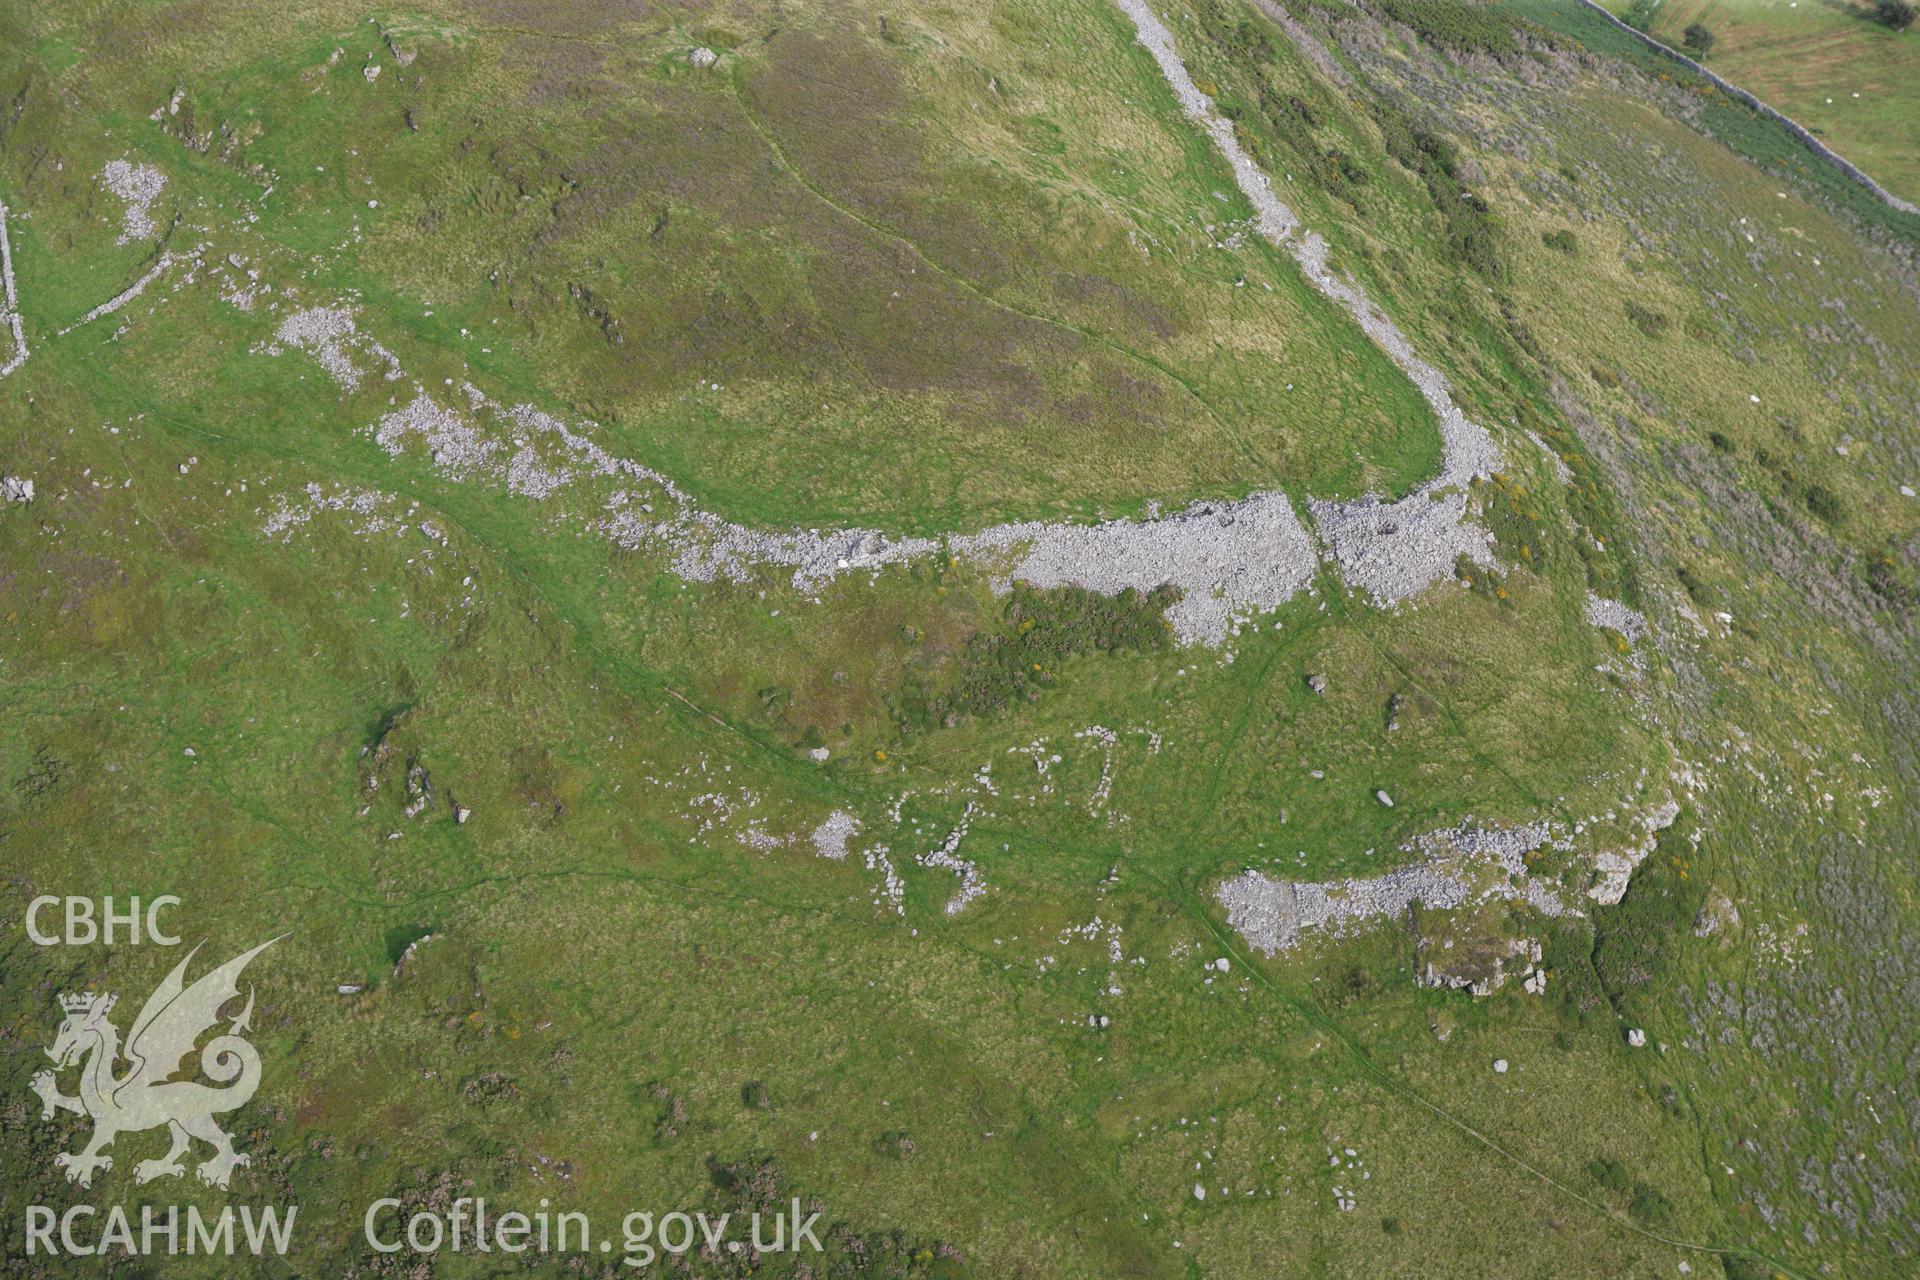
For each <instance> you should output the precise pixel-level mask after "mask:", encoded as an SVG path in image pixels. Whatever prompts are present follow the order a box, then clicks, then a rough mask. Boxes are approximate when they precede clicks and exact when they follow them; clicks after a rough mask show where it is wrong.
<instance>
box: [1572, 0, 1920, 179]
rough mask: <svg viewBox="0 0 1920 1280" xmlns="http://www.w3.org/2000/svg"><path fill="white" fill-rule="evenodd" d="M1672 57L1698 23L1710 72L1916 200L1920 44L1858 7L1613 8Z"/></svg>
mask: <svg viewBox="0 0 1920 1280" xmlns="http://www.w3.org/2000/svg"><path fill="white" fill-rule="evenodd" d="M1608 7H1609V8H1610V9H1612V10H1613V12H1615V13H1616V14H1618V15H1619V16H1621V17H1622V18H1626V19H1628V20H1630V21H1634V22H1636V23H1645V24H1646V26H1645V29H1646V30H1647V31H1648V32H1649V33H1650V34H1651V35H1653V36H1655V37H1656V38H1658V39H1660V40H1664V41H1665V42H1666V43H1668V44H1670V45H1672V46H1673V47H1674V48H1676V49H1681V48H1684V47H1685V37H1686V32H1687V29H1688V28H1689V27H1692V26H1694V25H1696V24H1698V25H1701V26H1704V27H1706V28H1707V30H1709V31H1711V32H1712V33H1713V46H1712V51H1711V52H1710V53H1709V55H1708V57H1707V62H1708V65H1710V66H1711V67H1712V68H1713V69H1714V70H1715V71H1717V72H1719V73H1720V74H1721V75H1723V76H1726V77H1727V78H1728V79H1729V80H1732V81H1733V82H1734V83H1735V84H1737V85H1739V86H1740V87H1741V88H1743V89H1746V90H1748V91H1749V92H1752V93H1754V94H1757V95H1758V96H1759V97H1760V98H1761V99H1762V100H1763V101H1765V102H1769V103H1771V104H1773V105H1774V106H1775V107H1778V108H1779V109H1780V110H1781V111H1783V112H1785V113H1786V114H1787V115H1789V116H1792V117H1793V118H1794V119H1795V120H1798V121H1799V122H1800V123H1801V124H1803V125H1806V126H1807V127H1808V128H1809V129H1811V130H1813V132H1814V133H1816V134H1818V135H1819V136H1820V137H1821V138H1823V139H1824V140H1825V141H1826V142H1827V143H1828V145H1830V146H1832V147H1833V149H1834V150H1836V151H1838V152H1839V153H1840V154H1841V155H1843V156H1845V157H1847V158H1848V159H1849V160H1851V161H1853V162H1854V163H1855V164H1857V165H1859V166H1860V167H1861V168H1863V169H1865V170H1866V171H1867V172H1868V173H1870V174H1872V175H1874V177H1875V179H1876V180H1877V181H1879V182H1880V183H1881V184H1882V185H1884V186H1885V187H1886V188H1887V189H1888V190H1889V191H1892V192H1893V193H1894V194H1895V195H1899V196H1904V197H1906V198H1907V199H1909V200H1915V199H1920V142H1916V141H1915V139H1914V136H1913V128H1912V122H1913V117H1914V112H1915V111H1916V110H1917V109H1920V105H1917V104H1916V103H1915V102H1914V97H1913V95H1914V85H1915V83H1916V82H1920V37H1916V36H1915V34H1914V33H1913V31H1911V30H1908V31H1894V30H1892V29H1890V28H1889V27H1887V26H1886V25H1885V24H1883V23H1881V22H1879V21H1877V20H1876V19H1875V17H1874V9H1873V6H1872V5H1871V4H1863V3H1859V2H1858V0H1834V2H1833V3H1820V2H1819V0H1804V3H1802V2H1800V0H1662V2H1661V3H1657V4H1653V5H1646V6H1634V5H1630V4H1612V5H1609V6H1608Z"/></svg>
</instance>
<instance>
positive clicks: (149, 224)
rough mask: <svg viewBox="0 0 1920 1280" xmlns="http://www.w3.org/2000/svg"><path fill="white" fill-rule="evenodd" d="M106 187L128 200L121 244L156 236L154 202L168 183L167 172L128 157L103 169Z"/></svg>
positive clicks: (121, 229) (113, 161)
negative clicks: (138, 162) (154, 232)
mask: <svg viewBox="0 0 1920 1280" xmlns="http://www.w3.org/2000/svg"><path fill="white" fill-rule="evenodd" d="M100 180H101V181H102V182H104V183H105V184H106V187H107V190H109V191H111V192H113V194H114V195H116V196H118V197H120V199H122V200H124V201H126V204H127V211H126V214H125V216H124V217H123V218H122V219H121V223H120V239H119V240H118V241H116V243H118V244H125V243H127V242H128V241H129V240H148V239H151V238H152V237H153V231H154V226H153V202H154V201H155V200H158V199H159V198H160V192H161V191H162V190H163V189H164V188H165V187H166V185H167V175H166V174H164V173H162V172H160V171H159V170H158V169H156V168H154V167H153V166H152V165H150V164H142V165H135V164H130V163H129V162H127V161H125V160H109V161H107V165H106V167H105V168H104V169H102V170H101V171H100Z"/></svg>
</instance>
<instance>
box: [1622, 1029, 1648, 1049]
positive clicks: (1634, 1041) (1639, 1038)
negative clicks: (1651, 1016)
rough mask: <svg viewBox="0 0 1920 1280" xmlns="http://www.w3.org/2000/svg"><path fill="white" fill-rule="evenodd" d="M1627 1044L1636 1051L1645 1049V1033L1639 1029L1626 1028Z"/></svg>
mask: <svg viewBox="0 0 1920 1280" xmlns="http://www.w3.org/2000/svg"><path fill="white" fill-rule="evenodd" d="M1627 1043H1628V1044H1630V1045H1632V1046H1633V1047H1634V1048H1636V1049H1644V1048H1646V1047H1647V1033H1646V1032H1645V1031H1643V1030H1641V1029H1640V1028H1639V1027H1629V1028H1627Z"/></svg>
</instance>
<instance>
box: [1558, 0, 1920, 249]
mask: <svg viewBox="0 0 1920 1280" xmlns="http://www.w3.org/2000/svg"><path fill="white" fill-rule="evenodd" d="M1580 3H1581V4H1583V5H1585V6H1586V7H1587V8H1589V9H1591V10H1593V11H1594V12H1595V13H1597V14H1599V15H1600V16H1601V17H1602V18H1605V19H1606V20H1607V21H1608V22H1610V23H1612V24H1613V25H1614V26H1616V27H1618V28H1620V30H1622V31H1624V32H1626V33H1627V34H1628V35H1630V36H1632V37H1633V38H1634V39H1635V40H1637V41H1639V42H1640V43H1641V44H1643V45H1645V46H1646V47H1647V48H1649V49H1651V50H1652V51H1653V52H1655V53H1657V54H1659V55H1660V56H1661V57H1663V58H1671V59H1673V61H1675V62H1677V63H1679V64H1680V65H1682V66H1684V67H1687V68H1690V69H1691V70H1692V71H1694V72H1695V73H1696V74H1698V75H1701V76H1704V77H1706V79H1708V80H1709V81H1711V82H1712V83H1713V86H1714V87H1715V88H1716V89H1718V90H1720V92H1722V93H1724V94H1726V95H1727V96H1728V97H1729V98H1732V99H1733V100H1734V101H1736V102H1738V103H1740V104H1741V105H1743V106H1746V107H1749V108H1751V109H1752V110H1754V111H1757V112H1759V113H1760V114H1761V115H1763V116H1765V117H1766V118H1767V119H1769V120H1771V121H1773V122H1774V123H1775V124H1778V125H1779V126H1780V127H1781V128H1783V129H1785V130H1786V131H1787V132H1788V133H1790V134H1792V135H1793V136H1794V138H1795V140H1797V141H1798V142H1799V143H1800V144H1801V145H1802V146H1804V147H1806V149H1807V150H1809V151H1811V152H1813V154H1814V155H1816V156H1818V157H1820V158H1821V159H1822V160H1824V161H1826V162H1827V163H1828V164H1830V165H1832V166H1833V167H1834V168H1836V169H1838V170H1839V171H1840V172H1841V173H1844V174H1846V175H1847V177H1849V178H1851V179H1853V180H1854V181H1855V182H1857V183H1859V184H1860V185H1861V186H1862V187H1865V188H1866V189H1867V190H1868V191H1870V192H1872V193H1873V195H1874V196H1875V197H1876V198H1878V199H1880V200H1883V201H1885V202H1886V203H1887V205H1888V206H1890V207H1891V208H1895V209H1898V210H1899V211H1900V212H1902V213H1913V214H1920V205H1915V204H1914V203H1913V202H1912V201H1910V200H1902V199H1901V198H1900V197H1899V196H1896V195H1894V194H1893V193H1892V192H1891V191H1888V190H1887V189H1886V188H1884V187H1882V186H1881V185H1880V184H1879V183H1877V182H1875V181H1874V180H1873V179H1872V178H1869V177H1868V176H1867V175H1866V174H1864V173H1862V172H1861V171H1860V170H1859V169H1857V168H1855V167H1854V166H1853V165H1852V164H1851V163H1849V162H1848V161H1847V159H1846V158H1845V157H1844V156H1841V155H1840V154H1838V153H1837V152H1835V151H1834V150H1833V148H1832V147H1829V146H1828V145H1827V144H1826V143H1824V142H1822V141H1820V139H1818V138H1816V137H1814V136H1813V133H1812V131H1811V130H1809V129H1807V128H1806V126H1804V125H1802V124H1801V123H1800V122H1799V121H1798V120H1795V119H1793V118H1792V117H1791V116H1788V115H1784V114H1782V113H1781V112H1779V111H1777V110H1775V109H1774V108H1773V107H1770V106H1768V105H1767V104H1766V103H1764V102H1762V101H1760V99H1758V98H1756V97H1754V96H1753V95H1752V94H1750V93H1748V92H1747V91H1746V90H1745V89H1742V88H1741V87H1740V86H1739V85H1737V84H1734V83H1733V82H1732V81H1731V80H1728V79H1726V78H1724V77H1722V76H1720V75H1718V74H1716V73H1715V72H1712V71H1709V70H1707V68H1705V67H1704V66H1701V65H1700V64H1699V63H1698V62H1695V61H1694V60H1693V59H1692V58H1689V57H1688V56H1687V55H1686V54H1684V53H1681V52H1680V51H1679V50H1678V49H1675V48H1673V47H1671V46H1670V45H1665V44H1662V43H1660V41H1658V40H1655V39H1654V38H1653V37H1652V36H1650V35H1648V34H1647V33H1646V32H1644V31H1641V30H1638V29H1636V28H1634V27H1630V26H1628V25H1627V24H1626V23H1624V22H1622V21H1620V19H1618V18H1616V17H1614V16H1613V15H1612V14H1611V13H1608V12H1607V11H1606V10H1605V9H1603V8H1601V7H1600V6H1599V5H1597V4H1595V3H1594V0H1580Z"/></svg>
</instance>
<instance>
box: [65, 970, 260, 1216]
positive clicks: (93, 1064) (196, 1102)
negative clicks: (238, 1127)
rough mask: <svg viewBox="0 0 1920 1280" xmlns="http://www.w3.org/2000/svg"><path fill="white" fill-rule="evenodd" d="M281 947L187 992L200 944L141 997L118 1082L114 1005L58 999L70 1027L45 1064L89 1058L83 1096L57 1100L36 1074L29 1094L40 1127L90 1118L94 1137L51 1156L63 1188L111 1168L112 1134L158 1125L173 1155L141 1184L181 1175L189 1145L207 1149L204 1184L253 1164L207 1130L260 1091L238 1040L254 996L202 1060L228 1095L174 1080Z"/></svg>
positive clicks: (248, 1052) (107, 1000)
mask: <svg viewBox="0 0 1920 1280" xmlns="http://www.w3.org/2000/svg"><path fill="white" fill-rule="evenodd" d="M285 936H286V935H285V934H282V935H281V937H285ZM278 941H280V938H273V939H271V940H269V941H266V942H263V943H261V944H260V945H259V946H257V947H255V948H254V949H253V950H251V951H249V952H246V953H245V954H243V955H238V956H235V957H234V958H233V959H231V960H229V961H227V962H226V963H225V964H223V965H221V966H220V967H219V968H218V969H215V970H213V971H212V972H211V973H208V974H205V975H203V976H202V977H201V978H200V979H199V980H198V981H196V982H195V983H194V984H193V985H192V986H187V985H186V984H185V982H184V981H183V975H185V973H186V971H187V964H188V963H189V962H190V961H191V960H192V959H193V957H194V954H195V953H196V952H198V951H199V950H200V948H199V947H198V946H197V945H196V946H195V947H194V949H193V950H192V951H189V952H188V953H187V958H186V959H185V960H182V961H181V962H180V963H179V964H178V965H176V966H175V967H174V970H173V972H172V973H170V974H168V975H167V976H166V979H165V980H164V981H162V982H161V983H160V985H159V986H158V987H157V988H155V989H154V993H153V994H152V995H151V996H149V997H147V1003H146V1005H145V1006H144V1007H143V1008H142V1009H141V1010H140V1016H139V1017H137V1018H135V1019H134V1020H133V1030H132V1032H131V1033H129V1034H128V1036H127V1047H126V1051H125V1055H124V1056H125V1058H126V1060H127V1063H128V1064H129V1066H128V1069H127V1072H126V1074H124V1075H116V1074H115V1070H114V1066H115V1063H116V1062H117V1061H118V1060H119V1059H120V1058H121V1057H122V1053H121V1049H120V1031H119V1028H117V1027H115V1026H114V1025H113V1023H111V1022H109V1021H108V1020H107V1014H108V1013H109V1012H111V1011H112V1009H113V1006H114V1004H115V1002H116V1001H117V999H118V997H116V996H111V995H102V994H95V993H92V992H85V993H82V994H79V995H63V996H61V997H60V1007H61V1009H63V1010H65V1012H66V1015H67V1016H66V1021H64V1022H62V1023H61V1024H60V1034H59V1035H57V1036H55V1037H54V1041H53V1047H52V1048H50V1049H48V1050H47V1056H48V1057H49V1058H52V1059H53V1065H54V1069H55V1071H60V1070H64V1069H66V1068H67V1067H69V1066H72V1065H73V1064H74V1063H76V1062H80V1061H81V1060H82V1059H86V1061H85V1064H84V1065H83V1066H82V1067H81V1069H80V1094H79V1096H78V1097H71V1098H70V1097H68V1096H67V1095H65V1094H63V1093H61V1092H60V1087H59V1085H58V1083H57V1082H56V1079H55V1073H54V1071H42V1072H40V1073H39V1074H38V1075H36V1076H34V1078H33V1081H32V1084H31V1086H30V1087H31V1088H32V1089H33V1091H34V1092H35V1093H37V1094H39V1095H40V1102H41V1104H42V1109H41V1112H40V1115H41V1118H42V1119H47V1120H50V1119H52V1118H53V1114H54V1112H55V1111H56V1110H58V1111H72V1112H74V1113H75V1114H78V1115H86V1116H91V1117H92V1118H93V1137H92V1138H91V1139H90V1140H89V1141H88V1142H87V1145H86V1146H85V1147H84V1148H83V1149H81V1150H80V1151H70V1152H62V1153H61V1154H60V1155H58V1156H55V1157H54V1164H56V1165H57V1166H59V1167H60V1168H62V1169H64V1170H66V1174H67V1181H69V1182H77V1183H79V1184H80V1185H81V1186H83V1187H85V1186H91V1185H92V1183H93V1175H94V1172H95V1171H96V1170H107V1169H111V1168H113V1157H112V1156H107V1155H102V1154H101V1152H102V1151H103V1150H104V1149H105V1148H106V1147H107V1146H108V1145H110V1144H111V1143H112V1142H113V1140H114V1138H115V1137H116V1136H117V1135H119V1134H122V1133H135V1132H138V1131H139V1130H142V1129H153V1128H158V1127H159V1126H160V1125H163V1124H164V1125H166V1126H167V1128H168V1130H169V1131H170V1132H171V1133H172V1136H173V1147H172V1149H171V1150H169V1151H168V1152H167V1154H166V1156H165V1157H164V1158H162V1159H159V1160H142V1161H141V1162H140V1163H139V1164H137V1165H135V1166H134V1170H133V1176H134V1179H135V1181H137V1182H151V1181H152V1180H153V1179H155V1178H163V1177H167V1178H177V1177H179V1176H180V1175H181V1174H183V1173H185V1172H186V1169H185V1168H184V1167H183V1166H182V1165H181V1163H180V1157H181V1156H182V1155H184V1154H186V1151H187V1148H188V1146H190V1145H191V1143H192V1140H193V1139H194V1138H198V1139H200V1140H201V1141H202V1142H205V1143H208V1144H209V1145H211V1146H212V1147H213V1156H212V1158H211V1159H209V1160H207V1161H206V1162H205V1163H203V1164H201V1165H200V1167H199V1174H200V1181H202V1182H205V1183H208V1184H210V1185H212V1186H216V1187H225V1186H226V1185H227V1180H228V1179H229V1178H231V1177H232V1176H233V1170H234V1168H235V1167H236V1166H238V1165H244V1164H247V1163H249V1160H248V1158H247V1157H246V1156H245V1155H243V1154H241V1153H240V1152H238V1151H235V1150H234V1149H233V1139H232V1138H231V1137H229V1136H228V1135H227V1134H226V1133H225V1132H223V1131H222V1130H221V1128H220V1126H219V1125H217V1124H215V1123H214V1122H213V1117H214V1116H216V1115H218V1114H220V1113H222V1112H226V1111H232V1110H234V1109H236V1108H238V1107H241V1106H244V1105H246V1103H247V1101H248V1099H250V1098H252V1097H253V1093H254V1090H255V1089H257V1088H259V1087H260V1053H259V1051H258V1050H256V1049H255V1048H254V1047H253V1046H252V1045H251V1044H249V1043H247V1041H245V1040H244V1039H242V1038H241V1036H240V1033H241V1032H243V1031H247V1030H250V1029H251V1027H250V1020H251V1019H252V1017H253V992H252V990H251V989H249V990H248V992H247V1006H246V1008H244V1009H242V1010H241V1011H240V1013H239V1016H237V1017H235V1018H234V1019H233V1021H232V1022H231V1023H230V1024H229V1025H228V1027H227V1034H225V1035H221V1036H215V1037H214V1038H213V1039H212V1040H209V1041H208V1042H207V1044H206V1047H205V1048H204V1049H202V1050H201V1051H200V1070H201V1071H202V1072H203V1073H204V1074H205V1075H206V1076H207V1078H209V1079H211V1080H213V1081H215V1082H216V1083H218V1084H221V1085H224V1086H225V1087H224V1088H218V1089H216V1088H211V1087H209V1086H207V1085H204V1084H201V1083H200V1082H199V1081H197V1080H174V1079H172V1078H171V1077H172V1076H173V1075H174V1073H175V1072H177V1071H179V1069H180V1063H181V1059H182V1058H185V1057H186V1056H187V1055H188V1054H190V1053H192V1052H193V1047H194V1042H195V1041H197V1040H198V1039H199V1038H200V1035H201V1033H202V1032H204V1031H206V1030H207V1029H208V1028H209V1027H212V1026H213V1025H214V1024H216V1023H217V1022H219V1021H220V1007H221V1006H222V1005H224V1004H226V1003H227V1001H229V1000H232V999H234V998H235V997H237V996H238V995H239V994H240V988H239V985H238V979H239V977H240V971H241V970H242V969H245V968H246V967H247V962H248V961H249V960H252V959H253V958H254V957H255V956H257V955H259V954H260V953H261V952H262V951H265V950H266V949H267V948H268V947H270V946H272V945H273V944H274V943H275V942H278ZM89 1055H90V1056H89ZM229 1082H231V1083H229Z"/></svg>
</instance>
